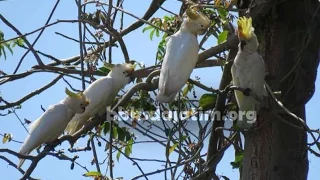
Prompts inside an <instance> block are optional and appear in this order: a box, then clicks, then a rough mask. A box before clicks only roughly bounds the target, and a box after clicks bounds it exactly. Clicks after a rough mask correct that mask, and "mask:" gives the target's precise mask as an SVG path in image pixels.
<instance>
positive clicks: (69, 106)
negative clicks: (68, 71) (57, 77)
mask: <svg viewBox="0 0 320 180" xmlns="http://www.w3.org/2000/svg"><path fill="white" fill-rule="evenodd" d="M65 92H66V94H67V95H68V97H66V98H65V99H64V100H62V101H61V102H60V103H58V104H55V105H53V106H50V107H49V109H47V110H46V111H45V112H44V113H43V114H42V115H41V116H40V117H39V118H38V119H37V120H35V121H34V122H33V123H32V124H31V125H30V134H29V135H28V136H27V138H26V139H25V141H24V143H23V145H22V148H21V150H20V152H19V153H20V154H23V155H28V154H29V153H30V152H31V151H33V150H34V149H35V148H37V147H38V146H40V145H41V144H43V143H50V142H53V141H55V140H57V138H58V137H59V136H60V135H61V134H62V133H63V131H64V129H65V128H66V127H67V124H68V123H69V121H70V120H71V118H72V117H73V116H74V115H75V114H76V113H78V114H80V113H83V112H85V109H86V107H87V106H88V105H89V101H88V99H86V97H85V96H84V95H83V94H82V93H78V94H76V93H73V92H71V91H69V90H68V89H67V88H66V90H65ZM24 161H25V160H24V159H20V161H19V164H18V168H20V167H21V166H22V164H23V163H24Z"/></svg>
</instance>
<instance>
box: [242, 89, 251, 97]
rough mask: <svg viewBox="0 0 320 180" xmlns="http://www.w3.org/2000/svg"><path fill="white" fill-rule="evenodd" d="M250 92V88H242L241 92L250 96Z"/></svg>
mask: <svg viewBox="0 0 320 180" xmlns="http://www.w3.org/2000/svg"><path fill="white" fill-rule="evenodd" d="M250 93H251V89H250V88H246V89H244V90H243V94H244V95H245V96H250Z"/></svg>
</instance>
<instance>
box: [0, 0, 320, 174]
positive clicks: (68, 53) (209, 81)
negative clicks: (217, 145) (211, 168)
mask: <svg viewBox="0 0 320 180" xmlns="http://www.w3.org/2000/svg"><path fill="white" fill-rule="evenodd" d="M150 2H151V0H140V1H125V3H124V9H125V10H127V11H129V12H131V13H133V14H135V15H137V16H139V17H141V16H142V15H143V13H144V12H145V10H146V9H147V7H148V6H149V4H150ZM54 3H55V1H36V0H30V1H17V0H15V1H1V2H0V12H1V14H2V15H3V16H4V17H5V18H7V19H8V20H9V21H10V22H11V23H12V24H13V25H15V26H16V27H17V28H18V29H19V30H20V31H21V32H22V33H26V32H30V31H32V30H34V29H37V28H39V27H41V26H43V25H44V23H45V21H46V19H47V17H48V15H49V12H50V11H51V9H52V7H53V5H54ZM164 6H165V7H166V8H167V9H169V10H171V11H173V12H178V7H179V6H180V2H177V1H176V0H168V1H166V3H165V4H164ZM165 14H166V13H165V12H164V11H161V10H160V11H159V12H158V13H157V14H156V15H155V17H162V16H163V15H165ZM76 17H77V9H76V6H75V4H74V1H61V2H60V4H59V6H58V8H57V10H56V12H55V14H54V16H53V18H52V22H53V21H56V20H57V19H76ZM124 20H125V23H124V25H125V27H126V26H128V25H129V24H131V23H132V22H134V21H135V19H133V18H131V17H129V16H125V18H124ZM0 30H2V31H3V32H4V33H5V38H6V39H8V38H11V37H15V36H16V34H15V33H14V32H13V31H12V30H11V29H9V28H8V27H6V26H5V25H4V24H3V23H2V22H0ZM54 32H60V33H63V34H66V35H68V36H71V37H74V38H78V29H77V24H58V25H56V26H53V27H50V28H48V29H46V30H45V32H44V34H43V35H42V37H41V38H40V40H39V41H38V43H37V44H36V45H35V49H39V50H41V51H43V52H45V53H48V54H51V55H54V56H55V57H57V58H68V57H72V56H74V55H78V54H79V46H78V44H77V43H75V42H73V41H70V40H66V39H64V38H62V37H60V36H58V35H56V34H55V33H54ZM34 38H35V35H32V36H28V40H29V41H32V40H33V39H34ZM124 41H125V42H126V45H127V48H128V51H129V55H130V58H131V59H134V60H137V61H140V62H144V63H145V64H146V66H149V65H152V64H153V63H154V57H155V53H156V48H157V43H158V42H159V39H158V38H154V40H153V41H150V39H149V36H148V34H143V33H142V28H140V29H138V30H136V31H134V32H133V33H131V34H129V35H127V36H125V37H124ZM214 44H215V41H214V40H212V39H211V40H209V41H208V42H207V43H206V45H205V47H209V46H213V45H214ZM24 52H25V51H24V50H21V49H19V48H15V49H14V55H13V56H11V55H8V58H7V60H4V58H3V57H2V58H1V59H0V70H3V71H4V72H7V73H12V72H13V70H14V68H15V66H16V64H17V63H18V61H19V60H20V57H21V56H22V54H23V53H24ZM43 61H44V62H45V63H48V62H50V60H49V59H47V58H43ZM113 61H114V62H117V63H122V62H123V61H124V60H123V56H122V54H121V51H120V49H114V54H113ZM35 63H36V60H35V58H34V57H33V55H32V54H31V53H29V55H28V56H27V57H26V58H25V60H24V62H23V63H22V66H21V68H20V70H19V72H24V71H26V70H28V69H30V67H31V66H33V65H34V64H35ZM56 76H57V75H55V74H34V75H32V76H29V77H27V78H25V79H22V80H19V81H17V82H11V83H7V84H5V85H3V86H0V92H1V95H3V97H4V98H5V99H6V100H8V101H15V100H18V99H20V98H21V97H23V96H24V95H25V94H28V93H30V92H31V91H33V90H35V89H38V88H40V87H42V86H43V85H45V84H46V83H48V81H50V80H52V79H53V78H55V77H56ZM194 76H200V77H201V78H202V80H203V82H204V83H205V84H206V85H208V86H212V87H215V88H217V87H218V84H219V80H220V77H221V70H220V68H207V69H201V70H195V71H194V73H193V74H192V77H194ZM318 79H319V78H318ZM71 82H72V85H73V86H74V87H77V88H78V89H80V88H81V82H80V81H71ZM65 87H66V84H65V83H64V82H63V81H62V80H61V81H59V82H58V83H57V84H56V85H54V86H53V87H52V88H50V89H49V90H47V91H45V92H44V93H42V94H40V95H37V96H35V97H34V98H32V99H31V100H28V101H26V102H25V103H23V104H22V107H23V108H22V109H21V110H18V111H17V113H18V115H19V116H20V118H22V119H23V118H26V119H29V120H35V119H36V118H38V117H39V116H40V115H41V113H42V110H41V108H40V105H42V106H43V107H45V108H47V107H48V106H49V105H51V104H55V103H57V102H58V101H60V100H61V99H63V98H64V97H65V94H64V88H65ZM316 87H320V83H319V81H317V84H316ZM319 102H320V95H319V91H318V89H317V90H316V93H315V95H314V97H313V99H312V100H310V102H309V103H308V104H307V120H308V124H309V125H310V127H314V128H319V127H320V122H319V121H318V118H317V117H318V115H317V114H316V113H317V110H318V109H317V108H316V107H318V106H319ZM317 103H318V104H317ZM0 133H2V134H3V133H12V134H13V138H14V139H16V140H20V141H23V140H24V139H25V137H26V135H27V133H26V131H25V130H24V129H23V127H22V126H21V125H20V123H19V121H18V120H17V119H16V117H15V116H13V115H10V116H6V117H0ZM137 135H138V139H137V140H138V141H141V140H145V138H144V137H142V135H140V134H137ZM84 144H85V141H83V140H81V141H80V142H79V146H84ZM20 146H21V144H17V143H14V142H10V143H7V144H0V148H9V149H12V150H15V151H18V150H19V149H20ZM68 147H69V145H68V144H67V143H64V144H63V145H62V146H59V148H61V149H62V148H64V149H67V148H68ZM101 149H102V148H101ZM206 149H207V148H206V147H205V148H204V151H205V150H206ZM33 154H35V152H33ZM78 154H79V155H80V159H79V162H80V163H81V164H85V165H86V167H87V168H88V169H89V170H95V166H91V165H90V161H91V159H92V153H91V152H86V153H78ZM100 154H103V152H100ZM164 154H165V149H164V148H162V147H161V146H159V145H154V144H148V145H135V146H134V147H133V154H132V157H140V158H146V159H147V158H156V159H163V160H164V159H165V155H164ZM1 155H6V154H1ZM172 156H175V154H172ZM9 157H10V159H11V160H12V161H13V162H17V161H18V159H17V158H15V157H12V156H9ZM102 158H103V157H101V158H100V160H101V159H102ZM233 158H234V154H233V151H232V149H230V150H228V151H227V152H226V154H225V157H224V158H223V160H222V162H221V163H220V164H219V167H218V170H217V171H218V174H221V175H226V176H228V177H229V178H230V179H232V180H233V179H238V170H232V167H231V165H230V162H231V161H232V160H233ZM309 160H310V168H309V178H308V179H317V178H316V177H318V170H317V167H319V166H320V160H319V159H317V158H315V156H313V155H310V156H309ZM28 165H29V162H28V163H25V165H24V166H23V168H24V169H26V168H27V167H28ZM141 166H142V168H143V169H144V171H145V172H151V171H154V170H156V169H161V168H162V166H161V165H160V164H155V163H141ZM105 167H106V165H102V166H101V168H102V169H105ZM69 168H70V162H67V161H59V160H57V159H55V158H52V157H50V156H48V157H46V158H45V159H43V160H42V161H41V162H40V163H39V164H38V167H37V168H36V170H35V171H34V172H33V173H32V177H35V178H41V179H45V180H55V179H87V178H85V177H83V176H82V174H83V173H85V171H84V170H83V169H81V168H80V167H78V166H75V168H74V170H70V169H69ZM0 169H1V172H2V175H1V176H2V178H4V179H8V180H14V179H18V178H20V177H21V174H20V173H19V172H18V171H17V170H16V169H14V168H12V167H11V166H8V165H7V163H5V162H4V161H2V160H0ZM3 172H5V173H3ZM138 174H140V173H139V171H138V169H137V168H136V167H135V166H133V165H132V163H131V162H130V161H127V160H126V159H125V158H124V157H121V158H120V162H119V163H118V162H115V177H124V178H125V179H130V178H132V177H134V176H136V175H138ZM150 179H163V176H162V175H159V174H158V175H156V176H152V177H150Z"/></svg>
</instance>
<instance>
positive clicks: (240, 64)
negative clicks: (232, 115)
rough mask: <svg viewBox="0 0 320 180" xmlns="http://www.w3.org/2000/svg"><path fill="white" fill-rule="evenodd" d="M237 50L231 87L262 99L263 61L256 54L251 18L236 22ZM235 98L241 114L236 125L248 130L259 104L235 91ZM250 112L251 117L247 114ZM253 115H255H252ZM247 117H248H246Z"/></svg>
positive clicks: (256, 48)
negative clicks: (238, 88) (236, 87)
mask: <svg viewBox="0 0 320 180" xmlns="http://www.w3.org/2000/svg"><path fill="white" fill-rule="evenodd" d="M238 36H239V40H240V43H239V50H238V53H237V55H236V57H235V60H234V63H233V65H232V68H231V74H232V82H233V85H235V86H238V87H241V88H243V89H250V90H251V92H252V93H254V94H255V95H257V96H258V97H260V98H261V99H262V97H263V95H264V94H265V88H264V78H265V74H266V73H265V65H264V60H263V58H262V57H261V56H260V54H259V53H258V46H259V42H258V39H257V37H256V35H255V34H254V28H253V27H252V20H251V18H249V19H247V18H240V19H239V21H238ZM235 97H236V100H237V103H238V106H239V111H242V112H243V116H240V114H241V113H240V112H239V114H238V115H239V119H238V123H237V125H238V126H239V127H240V128H244V129H248V128H250V127H251V126H252V125H253V123H254V122H255V120H256V119H252V118H255V117H256V115H257V112H258V111H259V109H260V102H258V101H257V100H256V99H255V98H254V97H253V96H246V95H244V94H243V92H241V91H235ZM249 111H251V112H250V113H251V115H254V116H252V117H251V116H250V114H247V113H248V112H249ZM254 113H255V114H254ZM247 115H248V116H247Z"/></svg>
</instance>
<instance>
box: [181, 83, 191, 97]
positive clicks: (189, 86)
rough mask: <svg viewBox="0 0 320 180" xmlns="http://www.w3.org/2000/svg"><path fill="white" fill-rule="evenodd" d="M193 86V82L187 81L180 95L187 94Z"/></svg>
mask: <svg viewBox="0 0 320 180" xmlns="http://www.w3.org/2000/svg"><path fill="white" fill-rule="evenodd" d="M192 88H193V84H190V83H187V86H186V87H185V88H184V89H183V90H182V96H184V97H185V96H187V94H188V92H190V91H191V89H192Z"/></svg>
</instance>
